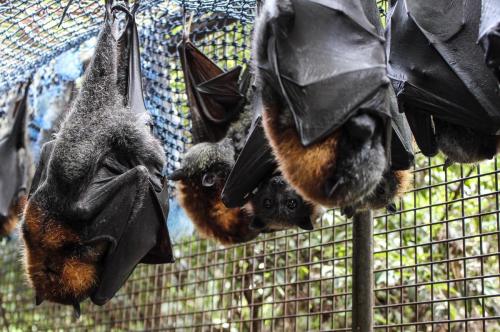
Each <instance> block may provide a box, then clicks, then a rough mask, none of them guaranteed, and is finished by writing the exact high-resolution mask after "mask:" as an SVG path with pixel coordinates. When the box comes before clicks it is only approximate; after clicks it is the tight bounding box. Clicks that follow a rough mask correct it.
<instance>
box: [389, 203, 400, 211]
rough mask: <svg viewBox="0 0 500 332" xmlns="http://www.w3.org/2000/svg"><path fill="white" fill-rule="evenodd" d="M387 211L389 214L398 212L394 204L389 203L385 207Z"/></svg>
mask: <svg viewBox="0 0 500 332" xmlns="http://www.w3.org/2000/svg"><path fill="white" fill-rule="evenodd" d="M387 211H389V213H391V214H393V213H396V212H398V207H397V206H396V203H391V204H389V205H387Z"/></svg>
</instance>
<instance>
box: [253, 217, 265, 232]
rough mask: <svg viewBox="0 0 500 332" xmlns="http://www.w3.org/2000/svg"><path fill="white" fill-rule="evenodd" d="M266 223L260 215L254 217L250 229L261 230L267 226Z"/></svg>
mask: <svg viewBox="0 0 500 332" xmlns="http://www.w3.org/2000/svg"><path fill="white" fill-rule="evenodd" d="M266 226H267V225H266V223H265V222H263V221H262V219H260V218H259V217H254V218H253V219H252V222H251V223H250V229H252V230H255V231H260V230H263V229H264V228H266Z"/></svg>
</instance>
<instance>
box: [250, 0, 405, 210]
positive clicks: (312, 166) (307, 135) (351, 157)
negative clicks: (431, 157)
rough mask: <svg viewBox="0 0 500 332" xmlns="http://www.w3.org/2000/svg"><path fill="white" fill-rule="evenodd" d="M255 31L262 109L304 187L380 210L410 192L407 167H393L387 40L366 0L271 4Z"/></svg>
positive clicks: (275, 144) (271, 0) (293, 180)
mask: <svg viewBox="0 0 500 332" xmlns="http://www.w3.org/2000/svg"><path fill="white" fill-rule="evenodd" d="M353 36H356V38H354V37H353ZM253 37H254V39H253V57H254V71H255V73H256V76H257V80H256V81H257V83H256V85H257V93H258V95H259V96H260V98H261V102H260V103H256V105H262V106H261V107H262V114H263V124H264V128H265V132H266V135H267V137H268V139H269V142H270V144H271V146H272V149H273V152H274V155H275V157H276V159H277V161H278V164H279V169H280V171H281V172H282V174H283V176H284V178H285V179H286V180H287V181H288V182H289V183H290V184H291V185H292V186H293V187H294V188H295V189H296V190H297V191H298V193H299V194H300V195H301V196H303V197H304V198H305V199H307V200H309V201H312V202H315V203H318V204H321V205H323V206H326V207H353V206H357V207H358V208H361V207H363V208H368V207H372V208H375V207H380V205H382V204H381V202H382V203H385V204H389V203H390V202H391V200H392V199H393V198H394V196H396V195H397V194H398V193H400V192H402V191H404V189H403V188H404V186H405V183H407V181H405V180H404V179H405V178H406V173H407V171H406V170H407V168H406V169H403V170H401V172H400V171H399V170H394V169H391V168H390V163H389V160H388V158H387V157H388V150H389V149H390V141H389V140H390V134H389V133H390V130H391V125H390V118H391V114H390V109H391V108H392V107H393V95H391V93H392V87H391V86H390V80H389V79H388V77H387V72H386V65H385V63H386V59H385V51H384V40H383V38H382V37H380V36H379V34H378V32H377V29H376V28H375V26H374V25H373V24H371V23H370V21H369V20H368V18H367V17H366V15H365V13H364V11H363V8H362V4H361V2H360V1H359V0H355V1H348V2H345V1H330V2H325V1H315V0H284V1H278V0H268V1H266V2H265V4H264V6H263V8H262V12H261V14H260V15H259V17H258V18H257V20H256V26H255V29H254V36H253ZM396 108H397V105H396ZM403 173H404V174H403ZM386 189H387V190H386ZM377 190H378V192H379V193H381V191H382V190H384V193H383V195H382V196H383V197H377ZM379 196H380V195H379ZM379 201H380V202H379Z"/></svg>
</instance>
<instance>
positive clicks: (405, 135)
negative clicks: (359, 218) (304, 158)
mask: <svg viewBox="0 0 500 332" xmlns="http://www.w3.org/2000/svg"><path fill="white" fill-rule="evenodd" d="M392 100H393V103H392V107H391V115H392V135H391V154H390V157H391V164H390V167H389V168H388V169H387V170H386V171H385V172H384V175H383V177H382V179H381V180H380V182H379V183H378V184H377V186H376V189H375V190H374V191H373V193H371V194H370V195H368V196H367V197H366V198H364V199H363V200H362V201H360V202H358V203H357V204H355V205H351V206H346V207H345V208H344V209H343V212H344V213H345V214H346V215H347V216H348V217H351V216H352V215H353V214H354V212H356V211H357V210H364V209H379V208H384V207H388V209H389V210H390V211H391V212H395V209H396V208H395V205H394V203H393V201H394V200H395V198H397V197H399V196H400V195H401V194H403V193H404V192H405V191H406V190H407V189H408V185H409V176H410V171H409V169H410V168H411V167H412V165H413V162H414V159H415V157H414V154H413V146H412V139H413V138H412V135H411V131H410V128H409V125H408V123H407V121H406V118H405V116H404V114H400V113H399V112H398V110H397V104H396V100H395V96H394V95H393V96H392ZM260 101H261V98H255V102H260ZM254 109H255V111H256V112H257V113H258V114H257V115H256V117H255V119H254V121H253V124H252V128H251V130H250V133H249V135H248V138H247V140H246V143H245V146H244V148H243V150H242V151H241V153H240V155H239V158H238V160H237V161H236V164H235V166H234V167H233V169H232V170H231V174H230V175H229V177H228V179H227V180H226V184H225V187H224V189H223V192H222V200H223V202H224V204H225V205H226V206H228V207H237V206H241V205H243V204H244V203H245V202H246V201H248V199H249V198H251V197H252V196H254V195H255V193H257V195H258V194H259V192H260V189H259V187H260V186H262V185H261V183H263V182H264V183H265V180H264V179H266V177H269V176H271V175H272V174H273V173H275V172H276V171H277V168H278V166H277V164H276V160H275V158H274V156H273V153H272V149H271V147H270V145H269V144H268V142H267V140H266V137H265V133H264V128H263V126H262V117H261V115H260V112H261V111H262V105H259V104H256V105H254ZM250 173H251V174H252V176H246V175H247V174H250ZM252 200H256V199H254V198H252Z"/></svg>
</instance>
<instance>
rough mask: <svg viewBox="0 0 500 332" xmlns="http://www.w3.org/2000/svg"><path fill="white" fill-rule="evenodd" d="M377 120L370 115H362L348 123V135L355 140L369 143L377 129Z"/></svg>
mask: <svg viewBox="0 0 500 332" xmlns="http://www.w3.org/2000/svg"><path fill="white" fill-rule="evenodd" d="M376 125H377V123H376V121H375V119H374V118H373V117H372V116H370V115H368V114H361V115H358V116H355V117H353V118H351V119H350V120H349V121H348V122H347V123H346V126H345V128H346V130H347V135H348V136H349V137H350V138H352V139H355V140H359V141H362V142H364V141H367V140H369V139H370V138H371V137H372V136H373V134H374V133H375V129H376Z"/></svg>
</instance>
